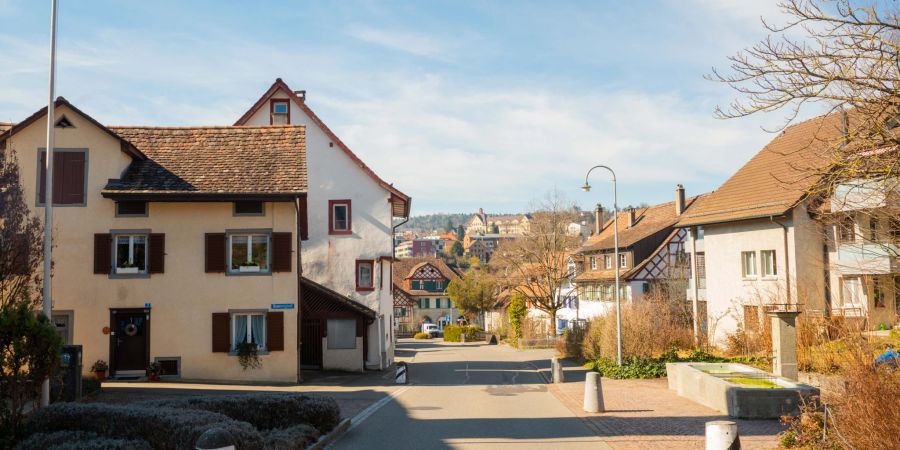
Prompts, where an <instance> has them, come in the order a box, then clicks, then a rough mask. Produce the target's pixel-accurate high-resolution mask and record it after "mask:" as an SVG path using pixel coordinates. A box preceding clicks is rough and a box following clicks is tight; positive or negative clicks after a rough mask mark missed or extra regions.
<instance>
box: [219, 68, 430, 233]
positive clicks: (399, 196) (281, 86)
mask: <svg viewBox="0 0 900 450" xmlns="http://www.w3.org/2000/svg"><path fill="white" fill-rule="evenodd" d="M279 90H282V91H284V92H286V93H287V95H288V96H289V97H290V98H291V100H293V101H294V103H296V104H297V106H298V107H299V108H300V109H301V110H303V112H304V113H306V115H307V116H309V118H310V120H312V121H313V123H314V124H315V125H316V126H318V127H319V128H320V129H321V130H322V132H324V133H325V134H326V135H327V136H328V137H329V138H330V139H331V140H332V141H334V143H335V145H337V146H338V148H340V149H341V150H342V151H343V152H344V153H345V154H346V155H347V156H348V157H350V159H351V160H353V162H355V163H356V165H357V166H359V168H360V169H362V170H363V172H365V173H366V174H368V175H369V176H370V177H371V178H372V179H373V180H375V182H376V183H378V185H379V186H381V187H383V188H384V189H386V190H387V191H388V192H390V193H391V199H392V200H395V199H396V200H400V201H401V202H402V204H403V208H402V211H397V212H395V215H396V216H397V217H409V210H410V203H411V201H412V199H411V198H410V197H409V196H408V195H406V194H404V193H403V192H400V190H399V189H397V188H395V187H394V186H393V185H392V184H390V183H388V182H386V181H384V180H383V179H381V177H379V176H378V175H377V174H376V173H375V171H373V170H372V169H371V168H369V166H367V165H366V163H364V162H363V161H362V160H361V159H359V157H358V156H356V154H355V153H353V151H351V150H350V147H348V146H347V144H344V142H343V141H342V140H341V138H339V137H338V136H337V135H336V134H334V132H333V131H331V129H330V128H328V125H325V122H323V121H322V119H320V118H319V116H318V115H316V113H314V112H313V110H312V109H310V107H309V106H308V105H307V104H306V101H305V100H304V99H302V98H300V97H299V96H297V94H296V93H295V92H294V90H293V89H291V88H290V87H289V86H288V85H287V83H285V82H284V81H283V80H282V79H281V78H277V79H276V80H275V82H274V83H272V86H271V87H270V88H269V90H267V91H266V93H265V94H263V95H262V97H260V98H259V100H257V101H256V103H254V104H253V106H251V107H250V109H249V110H247V112H245V113H244V115H243V116H241V118H240V119H238V120H237V122H235V123H234V125H235V126H243V125H245V124H246V123H247V121H248V120H250V117H252V116H253V115H254V114H256V112H257V111H259V109H260V108H262V107H263V106H265V105H266V101H267V100H268V99H269V98H270V97H271V96H272V95H273V94H275V93H276V92H278V91H279ZM397 213H399V214H397Z"/></svg>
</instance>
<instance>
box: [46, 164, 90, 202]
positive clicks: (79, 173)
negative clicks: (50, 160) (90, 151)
mask: <svg viewBox="0 0 900 450" xmlns="http://www.w3.org/2000/svg"><path fill="white" fill-rule="evenodd" d="M61 155H65V157H64V158H62V161H61V164H60V166H62V170H60V172H61V174H62V180H61V183H60V184H62V192H61V193H60V198H61V200H60V202H61V203H65V204H67V205H71V204H80V203H84V162H85V161H84V156H85V155H84V153H82V152H66V153H61ZM54 156H56V155H54ZM55 167H56V162H55V161H54V168H55ZM53 178H57V177H56V175H55V174H54V176H53ZM55 181H56V180H54V182H55Z"/></svg>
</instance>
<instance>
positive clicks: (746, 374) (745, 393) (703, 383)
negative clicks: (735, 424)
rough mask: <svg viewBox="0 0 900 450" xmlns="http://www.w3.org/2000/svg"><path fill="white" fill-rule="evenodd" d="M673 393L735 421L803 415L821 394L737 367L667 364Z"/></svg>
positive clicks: (718, 364)
mask: <svg viewBox="0 0 900 450" xmlns="http://www.w3.org/2000/svg"><path fill="white" fill-rule="evenodd" d="M666 371H667V372H668V379H669V389H671V390H673V391H676V392H678V395H680V396H682V397H685V398H687V399H690V400H693V401H695V402H697V403H700V404H701V405H704V406H708V407H710V408H712V409H715V410H717V411H721V412H723V413H726V414H728V416H729V417H732V418H735V419H777V418H779V417H781V416H784V415H797V414H799V407H800V404H801V399H806V400H809V398H810V397H813V396H818V395H819V390H818V389H816V388H814V387H812V386H807V385H805V384H800V383H796V382H794V381H791V380H789V379H787V378H782V377H778V376H775V375H772V374H770V373H768V372H765V371H762V370H759V369H757V368H754V367H750V366H747V365H744V364H735V363H699V362H698V363H692V362H687V363H667V364H666Z"/></svg>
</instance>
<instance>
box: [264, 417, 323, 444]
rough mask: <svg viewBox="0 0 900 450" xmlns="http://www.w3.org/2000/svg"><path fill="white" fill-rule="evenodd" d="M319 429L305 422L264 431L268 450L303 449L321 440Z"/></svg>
mask: <svg viewBox="0 0 900 450" xmlns="http://www.w3.org/2000/svg"><path fill="white" fill-rule="evenodd" d="M319 436H320V434H319V430H316V429H315V428H313V427H312V426H310V425H307V424H305V423H303V424H300V425H295V426H293V427H290V428H279V429H275V430H268V431H266V432H264V433H263V437H264V439H265V440H266V450H303V449H305V448H307V447H309V446H310V445H312V444H314V443H316V442H317V441H318V440H319Z"/></svg>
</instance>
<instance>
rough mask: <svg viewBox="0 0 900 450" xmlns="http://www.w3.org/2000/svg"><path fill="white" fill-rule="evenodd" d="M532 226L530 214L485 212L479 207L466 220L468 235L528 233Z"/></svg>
mask: <svg viewBox="0 0 900 450" xmlns="http://www.w3.org/2000/svg"><path fill="white" fill-rule="evenodd" d="M530 227H531V216H530V215H528V214H513V215H498V216H491V215H488V214H485V212H484V209H479V210H478V213H477V214H473V215H472V217H470V218H469V220H468V222H466V226H465V228H466V235H467V236H468V235H474V234H501V235H506V234H514V235H523V234H527V233H528V230H529V229H530Z"/></svg>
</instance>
